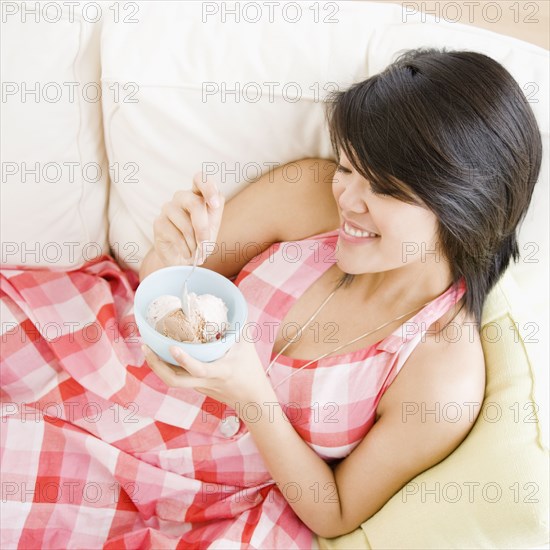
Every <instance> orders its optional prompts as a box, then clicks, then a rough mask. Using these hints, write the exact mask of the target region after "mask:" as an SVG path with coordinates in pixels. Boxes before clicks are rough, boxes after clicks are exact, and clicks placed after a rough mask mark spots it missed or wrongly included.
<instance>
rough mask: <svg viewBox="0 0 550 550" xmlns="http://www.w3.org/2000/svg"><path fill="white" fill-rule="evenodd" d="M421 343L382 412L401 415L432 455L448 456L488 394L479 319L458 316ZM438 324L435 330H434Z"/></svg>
mask: <svg viewBox="0 0 550 550" xmlns="http://www.w3.org/2000/svg"><path fill="white" fill-rule="evenodd" d="M444 322H445V321H443V323H440V325H439V326H436V325H435V324H434V325H432V327H430V328H432V331H431V332H430V331H428V336H427V337H426V338H425V339H424V341H422V342H420V343H419V344H418V345H417V346H416V348H415V350H414V351H413V353H412V354H411V355H410V357H409V358H408V359H407V361H406V362H405V364H404V365H403V367H402V369H401V371H400V373H399V374H398V375H397V377H396V378H395V380H394V381H393V383H392V384H391V385H390V386H389V388H388V389H387V390H386V392H385V394H384V396H383V398H382V400H381V401H380V404H379V408H378V411H377V412H378V414H379V415H380V416H384V415H387V416H390V417H393V416H395V417H399V418H401V420H402V421H403V422H407V423H408V424H409V426H410V432H411V435H412V434H414V437H415V438H416V439H417V440H421V441H422V442H423V445H425V452H426V453H433V454H434V455H438V456H440V459H443V458H444V457H445V456H447V455H448V454H449V453H450V452H452V451H453V450H454V449H455V448H456V447H457V446H458V445H459V444H460V442H461V441H462V440H463V439H464V438H465V437H466V435H467V434H468V432H469V431H470V429H471V428H472V426H473V424H474V423H475V420H476V419H477V416H478V415H479V412H480V409H481V405H482V402H483V398H484V394H485V361H484V355H483V349H482V347H481V340H480V337H479V333H478V332H477V329H476V328H475V325H474V323H473V319H472V318H469V317H468V316H466V315H465V314H464V313H462V312H461V314H459V315H457V317H456V318H455V319H454V321H453V323H452V324H451V325H450V326H449V330H443V331H442V332H441V333H440V334H439V335H437V334H436V333H435V332H436V330H437V329H438V328H440V326H443V324H444ZM434 328H435V330H434Z"/></svg>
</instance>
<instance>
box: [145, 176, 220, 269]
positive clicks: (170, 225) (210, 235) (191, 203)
mask: <svg viewBox="0 0 550 550" xmlns="http://www.w3.org/2000/svg"><path fill="white" fill-rule="evenodd" d="M203 180H204V178H203V174H202V172H198V173H197V174H195V175H194V176H193V186H192V190H190V191H189V190H185V191H176V192H175V193H174V196H173V197H172V200H170V201H169V202H166V203H164V204H163V206H162V209H161V212H160V215H159V216H158V217H157V218H155V220H154V222H153V234H154V248H155V250H156V252H157V255H158V257H159V258H160V259H161V260H162V262H163V263H164V265H165V266H171V265H191V264H192V263H193V259H194V256H195V249H196V248H197V246H198V245H199V243H204V242H205V241H206V242H210V244H208V245H203V246H202V247H201V248H202V250H201V254H200V258H199V262H198V263H199V264H202V263H204V261H205V260H206V257H207V256H208V254H210V253H212V252H213V251H214V248H215V246H214V245H215V242H216V238H217V236H218V231H219V229H220V224H221V219H222V213H223V208H224V204H225V198H224V196H223V195H222V194H221V193H220V192H219V190H218V189H217V187H216V185H215V184H214V182H212V181H211V180H209V179H206V181H203Z"/></svg>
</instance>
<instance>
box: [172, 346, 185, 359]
mask: <svg viewBox="0 0 550 550" xmlns="http://www.w3.org/2000/svg"><path fill="white" fill-rule="evenodd" d="M170 351H171V353H172V356H173V357H174V358H176V359H184V357H185V354H184V353H183V351H181V349H180V348H176V347H172V348H170Z"/></svg>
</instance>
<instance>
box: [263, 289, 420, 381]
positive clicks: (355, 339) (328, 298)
mask: <svg viewBox="0 0 550 550" xmlns="http://www.w3.org/2000/svg"><path fill="white" fill-rule="evenodd" d="M338 288H339V287H338ZM338 288H336V289H334V290H333V291H332V292H331V293H330V295H329V296H328V297H327V298H325V300H324V302H323V303H322V304H321V305H320V306H319V307H318V308H317V311H315V313H314V314H313V315H312V316H311V317H310V318H309V320H308V321H307V322H306V324H305V325H304V326H303V327H299V329H298V330H297V332H296V335H295V336H294V337H293V338H292V339H291V340H290V341H289V342H287V344H286V345H285V346H284V347H283V349H282V350H281V351H280V352H279V353H277V355H276V356H275V357H274V358H273V360H272V361H271V363H269V366H268V367H267V369H266V371H265V373H266V374H268V373H269V371H270V370H271V368H272V367H273V365H274V364H275V361H276V360H277V359H278V357H279V356H280V355H281V354H282V353H283V352H284V351H285V350H286V349H287V348H288V346H290V345H291V344H293V343H294V342H295V341H296V339H299V338H300V335H301V332H302V330H305V329H306V327H307V326H308V325H309V324H310V323H311V322H312V321H313V320H314V319H315V317H317V315H318V314H319V312H320V311H321V310H322V309H323V308H324V307H325V305H326V304H327V303H328V302H329V300H330V299H331V298H332V297H333V296H334V294H335V293H336V291H337V290H338ZM430 302H431V300H430V301H428V302H426V303H424V304H422V305H421V306H418V307H416V308H414V309H412V310H410V311H407V313H403V315H399V317H395V319H391V320H390V321H387V322H386V323H384V324H382V325H380V326H379V327H376V328H375V329H373V330H369V331H368V332H365V333H364V334H362V335H361V336H357V338H353V339H352V340H350V341H349V342H346V343H345V344H342V345H340V346H337V347H336V348H334V349H333V350H331V351H328V352H326V353H323V354H322V355H320V356H319V357H317V358H316V359H313V360H312V361H309V362H308V363H306V364H305V365H303V366H301V367H300V368H299V369H295V370H294V371H293V372H291V373H290V374H289V375H288V376H286V377H285V378H283V379H282V380H281V381H280V382H279V383H278V384H277V385H276V386H274V388H273V389H276V388H278V387H279V386H280V385H281V384H282V383H283V382H285V381H286V380H288V379H289V378H290V377H291V376H294V375H295V374H296V373H297V372H298V371H300V370H302V369H305V368H306V367H307V366H309V365H311V364H312V363H315V361H319V360H320V359H323V358H324V357H326V356H327V355H330V354H331V353H334V352H335V351H338V350H339V349H342V348H344V347H346V346H349V345H350V344H353V343H354V342H357V341H358V340H361V339H362V338H365V337H366V336H368V335H369V334H372V333H373V332H376V331H377V330H380V329H382V328H384V327H385V326H387V325H389V324H390V323H393V322H394V321H397V320H398V319H401V318H403V317H405V316H407V315H410V314H411V313H414V312H415V311H417V310H419V309H421V308H423V307H424V306H427V305H428V304H429V303H430Z"/></svg>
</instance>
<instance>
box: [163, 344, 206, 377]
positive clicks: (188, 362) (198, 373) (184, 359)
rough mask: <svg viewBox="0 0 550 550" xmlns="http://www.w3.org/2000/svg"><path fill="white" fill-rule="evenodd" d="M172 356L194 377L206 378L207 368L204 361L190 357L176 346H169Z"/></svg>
mask: <svg viewBox="0 0 550 550" xmlns="http://www.w3.org/2000/svg"><path fill="white" fill-rule="evenodd" d="M170 353H171V354H172V357H173V358H174V359H175V360H176V361H177V362H178V365H180V366H181V367H183V368H184V369H185V370H186V371H187V372H188V373H189V374H190V375H191V376H194V377H196V378H208V374H209V368H208V365H207V364H206V363H203V362H202V361H199V360H198V359H195V358H194V357H191V356H190V355H189V354H188V353H185V352H184V351H183V350H182V349H181V348H178V347H177V346H171V347H170Z"/></svg>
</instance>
